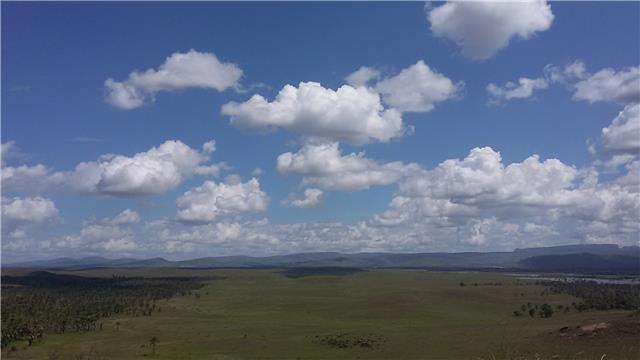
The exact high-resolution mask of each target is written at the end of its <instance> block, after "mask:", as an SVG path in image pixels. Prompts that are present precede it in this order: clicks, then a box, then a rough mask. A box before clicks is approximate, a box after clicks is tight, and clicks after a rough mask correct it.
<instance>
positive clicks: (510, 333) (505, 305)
mask: <svg viewBox="0 0 640 360" xmlns="http://www.w3.org/2000/svg"><path fill="white" fill-rule="evenodd" d="M73 273H74V274H82V275H87V276H111V275H113V274H117V275H128V276H167V275H180V276H212V275H213V276H222V277H224V279H223V280H213V281H210V282H209V283H208V284H207V285H206V286H205V287H203V288H202V289H200V290H198V291H197V293H198V294H199V297H197V296H195V294H194V295H191V296H184V297H176V298H172V299H170V300H166V301H160V302H159V306H160V307H161V311H160V312H154V313H153V314H152V315H151V316H143V317H112V318H109V319H105V320H104V327H103V330H102V331H96V332H87V333H67V334H62V335H54V334H50V335H46V336H45V338H44V340H43V341H42V342H37V343H35V344H34V345H33V346H32V347H29V348H27V347H26V346H25V345H24V344H18V346H17V348H18V350H17V351H13V352H11V351H3V354H2V355H3V356H2V357H3V358H5V359H64V360H66V359H144V358H146V359H149V358H154V359H156V358H157V359H536V358H539V359H552V358H553V359H601V358H602V355H606V357H605V359H640V350H639V346H640V345H638V341H637V340H638V339H637V334H629V335H624V334H623V335H620V334H618V335H616V336H604V337H598V336H594V337H591V336H588V337H584V336H583V337H566V336H560V334H559V333H558V330H559V329H560V328H562V327H564V326H568V327H569V328H576V327H577V326H580V325H586V324H592V323H600V322H609V323H611V322H616V321H629V320H628V319H629V312H625V311H609V312H584V313H577V312H575V311H572V312H569V313H567V314H561V313H556V314H554V316H553V317H552V318H547V319H542V318H537V317H536V318H530V317H529V316H523V317H514V316H513V311H514V310H517V309H519V308H520V306H521V305H522V304H524V303H527V302H531V303H534V304H542V303H549V304H552V305H554V308H555V305H558V304H562V305H568V304H571V302H572V301H576V299H575V298H572V297H570V296H566V295H542V291H543V289H544V288H543V287H541V286H536V285H526V286H523V285H515V284H514V282H515V277H513V276H509V275H506V274H499V273H474V272H427V271H404V270H373V271H367V272H359V273H355V274H350V275H345V276H327V275H323V276H304V277H299V278H289V277H286V276H284V275H283V274H282V273H280V272H279V271H278V270H255V269H253V270H232V269H222V270H179V269H139V270H124V269H96V270H84V271H76V272H73ZM460 282H464V283H465V284H467V286H460ZM495 282H500V283H502V286H494V285H483V284H487V283H495ZM474 283H478V286H474V285H473V284H474ZM636 321H637V320H636ZM117 323H119V326H117V325H116V324H117ZM154 336H155V337H157V339H158V342H157V345H156V354H155V355H152V350H151V347H150V346H149V339H150V338H152V337H154ZM344 338H347V339H350V340H353V341H355V340H357V339H360V340H362V339H364V340H365V341H366V342H368V344H369V345H367V346H360V345H359V346H346V347H344V348H340V347H338V346H332V345H328V344H327V341H326V340H327V339H344ZM334 345H335V344H334ZM82 356H84V357H82Z"/></svg>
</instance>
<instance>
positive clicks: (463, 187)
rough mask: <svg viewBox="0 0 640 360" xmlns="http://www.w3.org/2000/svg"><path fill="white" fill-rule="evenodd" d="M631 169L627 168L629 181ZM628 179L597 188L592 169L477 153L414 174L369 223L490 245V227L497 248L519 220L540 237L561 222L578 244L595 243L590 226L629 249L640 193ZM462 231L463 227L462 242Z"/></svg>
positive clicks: (637, 228) (639, 227) (639, 229)
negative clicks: (571, 228) (574, 230)
mask: <svg viewBox="0 0 640 360" xmlns="http://www.w3.org/2000/svg"><path fill="white" fill-rule="evenodd" d="M632 171H633V169H632V168H631V167H629V174H631V176H633V174H632V173H631V172H632ZM636 171H637V169H636ZM587 175H589V176H587ZM625 179H626V180H628V181H624V182H622V181H621V182H609V183H599V182H598V177H597V173H593V170H592V172H591V173H589V172H586V173H585V172H584V171H579V170H578V169H576V168H574V167H573V166H569V165H566V164H564V163H562V162H560V161H559V160H556V159H547V160H544V161H541V160H540V159H539V157H538V156H535V155H533V156H531V157H529V158H527V159H525V160H524V161H522V162H520V163H512V164H509V165H505V164H503V162H502V159H501V156H500V154H499V153H498V152H496V151H495V150H493V149H491V148H488V147H486V148H476V149H473V150H471V152H470V153H469V155H468V156H467V157H466V158H464V159H462V160H459V159H450V160H446V161H444V162H442V163H441V164H439V165H438V166H436V167H435V168H433V169H428V170H427V169H424V170H421V171H414V172H412V173H411V175H410V176H408V177H406V178H405V179H404V180H402V181H401V182H400V187H399V192H398V194H397V195H396V196H395V197H394V199H393V200H392V201H391V203H390V205H389V209H388V210H387V211H385V212H384V213H382V214H379V215H377V216H376V217H375V218H374V223H376V224H379V225H381V226H389V227H403V226H408V227H416V226H418V225H417V224H420V226H419V227H420V228H422V231H429V230H428V229H441V230H442V231H444V230H443V229H449V230H448V233H449V234H448V235H444V234H443V235H442V236H445V237H446V236H449V238H451V237H452V236H454V235H455V236H457V237H458V239H457V240H458V241H462V242H466V243H469V244H485V243H487V242H488V241H487V239H488V238H487V236H488V235H486V233H487V232H488V231H489V230H490V229H492V230H491V232H492V234H493V235H491V236H494V237H495V240H494V241H492V242H489V243H492V244H494V245H495V244H497V242H498V241H508V238H509V237H508V236H507V234H506V233H505V231H506V230H509V229H515V226H516V225H518V223H519V222H520V224H519V226H522V225H523V224H522V219H525V220H526V221H527V222H530V223H535V224H540V225H544V226H546V227H547V230H549V231H544V234H546V235H545V236H551V235H554V234H556V233H557V231H556V230H553V231H550V229H552V228H553V226H555V225H554V224H557V223H561V222H563V221H564V222H573V223H577V228H578V229H579V230H580V231H582V235H581V237H582V238H583V239H587V240H590V241H595V239H596V237H594V234H593V233H592V232H591V231H590V229H592V228H597V229H598V231H599V234H598V236H597V238H600V239H603V238H608V239H609V240H607V242H611V241H615V242H617V243H627V244H628V243H630V242H631V243H633V241H634V240H633V239H634V238H635V239H637V237H638V236H639V235H640V221H639V218H638V217H637V215H638V214H640V193H639V192H638V182H639V179H638V178H637V177H636V178H635V179H633V178H625ZM494 220H495V221H498V222H499V223H500V224H501V225H500V226H497V225H496V223H495V221H494ZM505 226H506V227H505ZM550 226H551V227H550ZM529 228H530V229H537V230H542V229H543V228H542V227H532V226H529ZM574 228H575V226H574ZM460 229H463V230H464V231H463V232H462V235H463V238H462V239H460V238H459V237H460V236H461V233H460ZM524 229H525V228H524V227H522V228H521V230H524ZM605 229H609V230H610V231H609V232H605ZM614 229H615V231H613V230H614ZM416 231H420V230H419V229H418V230H416ZM445 232H446V231H445ZM482 234H485V235H482ZM464 236H466V238H464ZM569 236H575V235H574V234H569ZM499 239H501V240H499Z"/></svg>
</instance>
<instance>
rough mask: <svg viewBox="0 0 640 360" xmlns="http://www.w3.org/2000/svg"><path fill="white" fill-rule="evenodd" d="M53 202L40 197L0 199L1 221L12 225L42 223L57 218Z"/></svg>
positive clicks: (56, 210)
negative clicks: (0, 202) (0, 200)
mask: <svg viewBox="0 0 640 360" xmlns="http://www.w3.org/2000/svg"><path fill="white" fill-rule="evenodd" d="M58 213H59V211H58V209H57V208H56V206H55V204H54V203H53V201H51V200H50V199H46V198H43V197H40V196H37V197H27V198H19V197H14V198H5V197H3V198H2V220H3V223H5V225H7V224H13V223H43V222H45V221H48V220H51V219H53V218H55V217H57V216H58Z"/></svg>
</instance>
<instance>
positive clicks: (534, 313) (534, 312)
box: [529, 308, 536, 317]
mask: <svg viewBox="0 0 640 360" xmlns="http://www.w3.org/2000/svg"><path fill="white" fill-rule="evenodd" d="M529 316H531V317H534V316H536V309H533V308H531V309H529Z"/></svg>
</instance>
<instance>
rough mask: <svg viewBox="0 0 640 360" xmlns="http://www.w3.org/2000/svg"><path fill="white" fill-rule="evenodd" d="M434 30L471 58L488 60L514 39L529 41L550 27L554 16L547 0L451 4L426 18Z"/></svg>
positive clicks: (458, 2)
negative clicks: (455, 44)
mask: <svg viewBox="0 0 640 360" xmlns="http://www.w3.org/2000/svg"><path fill="white" fill-rule="evenodd" d="M427 17H428V19H429V22H430V23H431V31H432V32H433V34H435V35H436V36H439V37H444V38H447V39H449V40H452V41H454V42H456V43H457V44H458V45H459V46H460V47H461V48H462V53H463V54H464V55H465V56H467V57H470V58H472V59H478V60H483V59H488V58H490V57H492V56H493V55H494V54H495V53H496V52H498V50H500V49H502V48H505V47H506V46H507V45H508V44H509V42H510V41H511V39H512V38H514V37H518V38H521V39H529V38H531V37H533V36H534V35H535V34H536V33H538V32H541V31H545V30H547V29H549V28H550V27H551V23H552V22H553V18H554V16H553V13H552V12H551V6H550V5H549V4H547V2H546V1H545V0H533V1H518V2H507V1H495V2H484V1H456V2H453V1H449V2H447V3H446V4H444V5H441V6H437V7H434V8H432V9H431V10H430V11H429V13H428V15H427Z"/></svg>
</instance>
